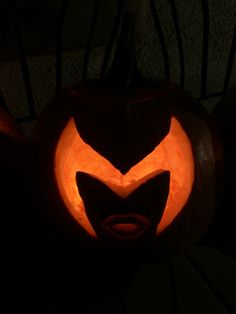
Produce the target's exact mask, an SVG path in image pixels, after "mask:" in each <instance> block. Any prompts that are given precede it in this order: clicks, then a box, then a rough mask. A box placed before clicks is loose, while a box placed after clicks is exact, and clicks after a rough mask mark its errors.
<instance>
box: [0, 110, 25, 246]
mask: <svg viewBox="0 0 236 314" xmlns="http://www.w3.org/2000/svg"><path fill="white" fill-rule="evenodd" d="M26 150H27V141H26V138H25V136H24V134H23V133H22V132H21V130H20V129H19V127H18V126H17V124H16V122H15V121H14V119H13V118H12V117H11V115H10V114H9V113H8V112H6V111H5V110H4V109H3V108H2V107H0V151H1V154H0V176H1V181H0V210H1V228H0V229H1V231H0V232H1V234H3V236H4V243H8V241H9V240H10V237H12V236H13V237H14V234H15V232H16V225H17V224H19V218H20V215H21V214H22V212H24V206H25V205H26V198H27V196H26V195H27V186H26V178H27V174H26V163H27V162H26V159H25V158H26V155H27V153H26Z"/></svg>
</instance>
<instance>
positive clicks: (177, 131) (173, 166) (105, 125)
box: [33, 81, 217, 256]
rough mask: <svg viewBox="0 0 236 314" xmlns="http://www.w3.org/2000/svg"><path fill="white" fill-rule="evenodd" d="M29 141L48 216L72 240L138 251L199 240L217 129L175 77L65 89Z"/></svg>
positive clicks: (210, 200)
mask: <svg viewBox="0 0 236 314" xmlns="http://www.w3.org/2000/svg"><path fill="white" fill-rule="evenodd" d="M33 144H34V150H35V158H36V167H37V168H38V176H39V195H40V197H39V198H40V199H41V198H42V197H43V198H44V202H43V203H42V205H41V206H42V207H43V211H44V213H45V215H46V219H48V218H49V216H50V217H51V221H52V222H53V224H54V225H55V222H58V223H59V226H60V227H59V228H61V229H62V227H65V231H66V233H68V232H72V233H73V237H74V238H76V239H77V240H78V241H79V239H83V240H82V242H83V241H84V239H85V238H88V239H91V240H92V241H90V242H91V243H96V244H101V243H103V244H104V243H105V246H106V245H108V246H109V248H114V247H115V248H117V247H128V248H130V247H136V248H137V247H138V250H140V252H141V251H142V249H141V247H143V246H147V245H148V246H149V244H150V243H151V244H150V247H152V248H154V251H155V252H156V253H157V254H159V255H160V256H161V255H163V254H166V253H168V252H170V251H172V252H173V251H179V250H182V249H184V248H185V247H186V246H188V245H189V244H191V243H192V242H195V241H197V240H198V239H199V238H200V237H201V236H202V235H203V233H204V232H205V231H206V229H207V227H208V225H209V223H210V221H211V217H212V215H213V210H214V206H215V188H216V186H215V184H216V167H217V161H216V155H215V148H216V142H215V138H214V132H213V131H212V130H211V125H210V122H209V118H208V116H207V114H206V112H205V110H203V108H202V107H201V106H200V104H199V103H198V102H196V101H195V100H194V99H193V98H192V97H191V96H190V95H188V94H187V93H186V92H184V91H183V90H182V89H180V88H178V87H176V86H174V85H173V84H170V83H168V82H164V81H163V82H159V83H158V84H157V85H156V84H153V85H150V86H148V85H147V86H139V87H136V88H135V87H130V89H129V90H128V92H126V93H125V92H122V91H121V90H120V89H118V88H117V89H116V88H114V87H112V86H109V85H108V84H104V83H102V82H101V81H95V82H91V83H86V84H82V85H74V86H69V87H68V88H66V89H64V90H63V91H62V92H61V93H59V94H58V95H57V96H56V98H55V99H54V100H53V101H52V102H51V103H50V104H49V105H48V106H47V107H46V108H45V110H44V112H43V113H42V115H41V117H40V118H39V120H38V122H37V124H36V126H35V129H34V135H33ZM96 244H95V246H96Z"/></svg>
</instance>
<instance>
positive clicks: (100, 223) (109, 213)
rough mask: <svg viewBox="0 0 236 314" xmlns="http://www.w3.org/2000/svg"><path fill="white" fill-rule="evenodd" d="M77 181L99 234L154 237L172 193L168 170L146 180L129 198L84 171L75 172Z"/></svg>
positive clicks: (90, 217)
mask: <svg viewBox="0 0 236 314" xmlns="http://www.w3.org/2000/svg"><path fill="white" fill-rule="evenodd" d="M76 182H77V186H78V190H79V194H80V196H81V197H82V200H83V203H84V206H85V211H86V214H87V216H88V219H89V221H90V222H91V224H92V226H93V228H94V230H95V231H96V233H97V235H98V236H101V237H104V235H105V236H106V235H108V236H111V235H113V236H115V237H116V238H117V237H118V238H125V239H126V238H136V237H138V236H140V235H146V234H152V235H153V236H155V230H156V227H157V225H158V223H159V221H160V220H161V218H162V215H163V212H164V209H165V205H166V201H167V197H168V193H169V182H170V173H169V171H165V172H163V173H161V174H159V175H156V176H155V177H153V178H151V179H149V180H147V181H146V182H145V183H143V184H141V185H140V186H139V187H138V188H136V189H135V190H134V191H133V192H131V193H130V194H129V195H128V196H127V197H121V196H119V195H118V194H117V193H115V192H113V191H112V190H111V189H110V188H109V187H108V186H107V185H106V184H104V183H103V182H102V181H100V180H99V179H97V178H95V177H93V176H91V175H89V174H87V173H84V172H80V171H78V172H77V173H76Z"/></svg>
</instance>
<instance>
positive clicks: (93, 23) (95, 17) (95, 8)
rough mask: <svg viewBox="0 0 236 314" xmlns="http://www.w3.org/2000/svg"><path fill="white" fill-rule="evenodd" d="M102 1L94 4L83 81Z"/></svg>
mask: <svg viewBox="0 0 236 314" xmlns="http://www.w3.org/2000/svg"><path fill="white" fill-rule="evenodd" d="M100 3H101V1H99V0H96V2H95V5H94V10H93V16H92V21H91V28H90V31H89V37H88V43H87V47H86V50H85V56H84V65H83V71H82V81H85V80H86V78H87V72H88V64H89V57H90V53H91V49H92V42H93V37H94V33H95V28H96V21H97V15H98V11H99V4H100Z"/></svg>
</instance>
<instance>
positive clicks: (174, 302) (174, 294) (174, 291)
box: [168, 260, 178, 314]
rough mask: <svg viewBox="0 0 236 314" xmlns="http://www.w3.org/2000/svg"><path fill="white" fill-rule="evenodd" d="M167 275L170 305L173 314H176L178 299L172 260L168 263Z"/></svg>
mask: <svg viewBox="0 0 236 314" xmlns="http://www.w3.org/2000/svg"><path fill="white" fill-rule="evenodd" d="M168 267H169V274H170V284H171V292H172V299H171V300H172V305H173V314H178V299H177V285H176V276H175V271H174V262H173V260H169V261H168Z"/></svg>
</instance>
